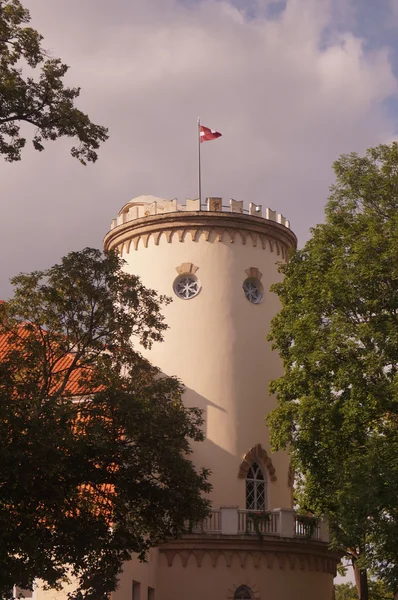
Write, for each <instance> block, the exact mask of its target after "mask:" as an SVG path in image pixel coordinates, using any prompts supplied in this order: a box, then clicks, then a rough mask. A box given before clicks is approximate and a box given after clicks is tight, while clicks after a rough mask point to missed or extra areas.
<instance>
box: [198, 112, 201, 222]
mask: <svg viewBox="0 0 398 600" xmlns="http://www.w3.org/2000/svg"><path fill="white" fill-rule="evenodd" d="M198 194H199V210H201V209H202V174H201V168H200V117H198Z"/></svg>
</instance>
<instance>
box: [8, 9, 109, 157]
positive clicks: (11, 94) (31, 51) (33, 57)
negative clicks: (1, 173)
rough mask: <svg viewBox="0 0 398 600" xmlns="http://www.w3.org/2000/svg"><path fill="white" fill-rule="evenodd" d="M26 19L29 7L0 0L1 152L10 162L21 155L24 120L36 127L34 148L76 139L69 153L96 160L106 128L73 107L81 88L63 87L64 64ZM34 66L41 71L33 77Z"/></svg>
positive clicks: (23, 139)
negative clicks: (48, 49) (43, 44)
mask: <svg viewBox="0 0 398 600" xmlns="http://www.w3.org/2000/svg"><path fill="white" fill-rule="evenodd" d="M29 21H30V15H29V11H28V10H26V9H25V8H24V7H23V6H22V4H21V3H20V1H19V0H0V154H3V156H4V158H5V160H7V161H9V162H13V161H16V160H20V159H21V150H22V148H24V146H25V144H26V138H25V137H23V136H22V135H21V131H20V128H21V122H25V123H29V124H30V125H33V127H35V133H34V136H33V146H34V148H35V149H36V150H39V151H42V150H44V145H43V143H44V141H47V140H56V139H57V138H59V137H65V136H67V137H72V138H77V140H78V142H79V143H78V145H77V146H73V148H72V150H71V154H72V156H74V157H76V158H77V159H78V160H80V162H81V163H82V164H86V163H87V161H91V162H94V161H96V160H97V150H98V148H99V145H100V142H103V141H105V140H106V139H107V138H108V135H107V129H105V128H104V127H102V126H100V125H95V124H94V123H92V122H91V121H90V119H89V117H88V115H86V114H84V113H83V112H81V111H80V110H78V109H77V108H76V107H75V105H74V101H75V100H76V98H77V97H78V96H79V94H80V88H68V87H65V86H64V83H63V77H64V75H65V73H66V72H67V70H68V66H67V65H65V64H63V63H62V62H61V60H60V59H58V58H48V56H47V54H46V52H45V50H44V49H43V47H42V40H43V37H42V36H41V35H40V34H39V33H38V32H37V31H35V30H34V29H32V28H31V27H27V26H26V24H27V23H29ZM38 67H39V68H40V76H39V78H38V79H37V78H36V79H34V78H33V73H32V72H33V70H34V69H36V68H38Z"/></svg>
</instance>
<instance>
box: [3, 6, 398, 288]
mask: <svg viewBox="0 0 398 600" xmlns="http://www.w3.org/2000/svg"><path fill="white" fill-rule="evenodd" d="M25 5H26V6H27V7H28V8H29V9H30V11H31V16H32V26H34V27H35V28H36V29H38V30H39V31H40V32H41V33H42V34H43V35H44V38H45V40H44V45H45V47H46V48H47V49H48V50H49V51H50V53H51V54H52V55H53V56H54V57H61V58H62V60H63V61H64V62H66V63H67V64H68V65H70V71H69V73H68V83H70V84H71V85H79V86H81V88H82V93H81V97H80V99H79V108H81V109H82V110H84V111H85V112H87V113H88V114H89V115H90V117H91V119H92V120H93V121H95V122H97V123H100V124H103V125H106V126H108V127H109V132H110V139H109V141H108V142H107V143H106V144H105V145H103V147H102V148H101V150H100V158H99V160H98V162H97V163H96V164H95V165H90V166H88V167H83V166H81V165H80V164H79V163H78V162H77V161H76V160H75V159H73V158H72V157H71V156H70V154H69V150H70V147H71V145H72V142H71V141H70V140H65V141H58V142H55V143H50V144H48V145H47V148H46V150H45V152H43V153H38V152H35V151H33V150H31V149H30V148H27V149H26V150H25V151H24V153H23V159H22V161H21V162H19V163H13V164H8V163H5V162H4V161H2V162H0V181H1V208H2V212H1V215H2V219H1V224H0V227H1V231H0V243H1V252H0V261H1V262H0V268H1V270H0V273H1V278H0V296H1V297H3V298H6V297H8V295H9V294H10V291H11V288H10V286H9V284H8V280H9V278H10V277H11V276H12V275H14V274H16V273H18V272H20V271H25V272H27V271H31V270H33V269H39V268H45V267H47V266H49V265H51V264H53V263H55V262H57V261H58V260H59V258H60V257H61V256H62V255H64V254H66V253H67V252H68V251H70V250H76V249H80V248H83V247H84V246H97V247H100V246H101V241H102V238H103V235H104V234H105V233H106V231H107V230H108V227H109V224H110V221H111V219H112V217H113V216H114V215H115V214H116V213H117V211H118V210H119V208H120V207H121V206H122V205H123V204H124V203H125V202H126V201H128V200H129V199H131V198H132V197H134V196H137V195H140V194H154V195H158V196H162V197H166V198H174V197H177V198H179V199H180V200H183V199H184V198H185V197H195V196H196V195H197V156H196V152H197V141H196V119H197V116H198V115H199V116H200V117H201V119H202V123H203V124H204V125H207V126H210V127H212V128H214V129H217V130H218V131H221V132H222V134H223V137H222V138H220V139H218V140H217V141H214V142H212V143H208V144H205V145H203V147H202V162H203V195H204V196H207V195H213V196H223V197H224V198H225V199H226V200H227V201H228V199H229V198H230V197H233V198H235V199H239V200H245V202H247V203H248V202H250V201H253V202H256V203H259V204H263V206H269V207H271V208H273V209H276V210H277V211H278V212H282V213H283V214H284V215H285V216H286V217H288V218H289V219H290V221H291V224H292V228H293V229H294V231H295V232H296V233H297V235H298V236H299V239H300V241H301V243H303V242H304V241H305V240H306V239H308V235H309V228H310V227H311V226H314V225H315V224H316V223H318V222H320V221H321V220H322V219H323V208H324V204H325V201H326V199H327V196H328V187H329V185H330V184H331V183H332V182H333V172H332V170H331V165H332V162H333V161H334V160H335V159H336V158H337V157H338V156H339V155H340V154H341V153H343V152H350V151H359V152H362V151H364V149H365V148H366V147H369V146H373V145H376V144H378V143H381V142H386V141H390V140H391V139H394V137H395V135H396V133H397V130H398V124H397V116H398V103H397V91H398V85H397V83H398V81H397V78H398V42H397V39H398V38H397V36H398V0H377V1H375V0H283V1H273V0H223V1H222V0H112V2H109V0H68V1H66V0H51V1H49V0H25Z"/></svg>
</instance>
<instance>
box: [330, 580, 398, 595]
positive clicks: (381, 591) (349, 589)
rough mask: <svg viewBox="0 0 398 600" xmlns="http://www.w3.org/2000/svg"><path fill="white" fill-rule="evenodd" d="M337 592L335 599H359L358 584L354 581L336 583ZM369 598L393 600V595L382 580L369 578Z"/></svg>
mask: <svg viewBox="0 0 398 600" xmlns="http://www.w3.org/2000/svg"><path fill="white" fill-rule="evenodd" d="M335 594H336V595H335V600H358V592H357V589H356V586H355V585H353V584H352V583H340V584H339V585H336V586H335ZM369 600H393V595H392V593H391V592H389V591H388V590H387V588H386V586H385V584H383V583H382V582H381V581H375V580H372V579H371V580H369Z"/></svg>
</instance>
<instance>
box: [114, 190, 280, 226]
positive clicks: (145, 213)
mask: <svg viewBox="0 0 398 600" xmlns="http://www.w3.org/2000/svg"><path fill="white" fill-rule="evenodd" d="M201 210H202V211H203V212H230V213H238V214H239V213H240V214H245V215H249V216H250V215H251V216H253V217H263V218H264V219H266V220H268V221H274V222H275V223H279V224H280V225H283V226H284V227H286V228H287V229H290V222H289V221H288V220H287V219H285V217H284V216H283V215H282V214H280V213H277V212H276V211H275V210H271V209H270V208H265V209H264V215H263V208H262V206H261V204H254V202H250V204H249V209H245V208H243V200H233V199H232V198H231V199H230V201H229V204H223V199H222V198H215V197H212V198H206V202H205V204H203V203H202V205H200V201H199V198H196V199H194V200H190V199H187V200H186V201H185V204H179V203H178V201H177V199H175V198H174V199H173V200H167V199H166V198H157V197H155V196H139V197H137V198H133V199H132V200H131V201H130V202H127V204H125V205H124V206H123V208H122V209H121V210H120V211H119V214H118V216H117V218H116V219H113V221H112V223H111V230H112V229H114V228H115V227H117V226H118V225H123V224H124V223H128V222H129V221H134V220H135V219H141V218H143V217H150V216H154V215H162V214H165V213H175V212H199V211H201Z"/></svg>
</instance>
